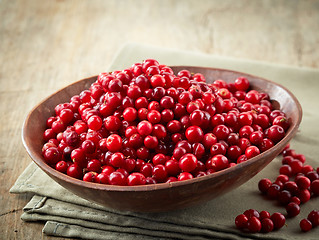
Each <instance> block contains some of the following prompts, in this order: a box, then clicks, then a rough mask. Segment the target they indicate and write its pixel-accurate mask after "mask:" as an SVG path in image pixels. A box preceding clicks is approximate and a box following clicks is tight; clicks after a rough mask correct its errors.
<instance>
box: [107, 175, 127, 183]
mask: <svg viewBox="0 0 319 240" xmlns="http://www.w3.org/2000/svg"><path fill="white" fill-rule="evenodd" d="M109 184H111V185H119V186H124V185H126V184H127V178H126V177H125V176H124V174H123V173H121V172H112V173H111V174H110V175H109Z"/></svg>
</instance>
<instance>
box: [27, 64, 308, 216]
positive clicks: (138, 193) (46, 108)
mask: <svg viewBox="0 0 319 240" xmlns="http://www.w3.org/2000/svg"><path fill="white" fill-rule="evenodd" d="M172 69H173V71H174V72H175V74H176V73H177V72H178V71H180V70H182V69H187V70H189V71H191V72H192V73H202V74H204V76H205V77H206V81H207V82H208V83H211V82H213V81H214V80H216V79H223V80H225V81H227V82H231V81H234V80H235V79H236V78H237V77H240V76H244V77H247V78H248V79H249V81H250V84H251V87H252V89H256V90H258V91H262V92H266V93H268V94H269V96H270V98H271V99H275V100H274V101H273V102H274V106H275V107H276V108H277V109H280V110H282V111H283V112H285V113H286V115H287V117H288V119H289V121H290V124H291V126H290V128H289V130H288V131H287V134H286V136H285V137H284V138H283V139H282V140H281V141H280V142H279V143H277V144H276V145H275V146H274V147H273V148H272V149H269V150H267V151H265V152H263V153H262V154H260V155H258V156H257V157H254V158H252V159H250V160H248V161H246V162H244V163H241V164H237V165H236V166H234V167H231V168H227V169H224V170H222V171H219V172H216V173H214V174H210V175H207V176H203V177H199V178H194V179H191V180H187V181H181V182H173V183H161V184H155V185H145V186H133V187H128V186H113V185H103V184H96V183H88V182H84V181H80V180H78V179H74V178H71V177H69V176H67V175H65V174H62V173H60V172H58V171H56V170H55V169H53V168H51V167H50V166H48V165H47V164H46V163H45V161H44V159H43V158H42V154H41V149H42V146H43V140H42V133H43V131H44V130H45V125H46V120H47V118H48V117H50V116H53V114H54V107H55V106H56V105H57V104H59V103H64V102H68V101H69V100H70V98H71V97H72V96H74V95H76V94H79V93H80V92H81V91H82V90H84V89H88V88H89V87H90V85H91V83H93V82H94V81H95V80H96V78H97V76H94V77H90V78H85V79H83V80H80V81H78V82H75V83H73V84H71V85H69V86H67V87H65V88H63V89H61V90H59V91H57V92H56V93H55V94H53V95H51V96H50V97H48V98H47V99H45V100H44V101H42V102H41V103H40V104H39V105H37V106H36V107H35V108H34V109H33V110H32V111H31V112H30V113H29V115H28V116H27V118H26V120H25V122H24V126H23V131H22V140H23V143H24V146H25V148H26V150H27V152H28V154H29V155H30V157H31V158H32V160H33V161H34V162H35V163H36V164H37V165H38V166H39V167H40V168H41V169H42V170H43V171H44V172H46V173H47V174H48V175H49V176H50V177H51V178H53V179H54V180H55V181H56V182H58V183H59V184H60V185H62V186H63V187H65V188H66V189H68V190H70V191H71V192H73V193H75V194H77V195H78V196H81V197H83V198H85V199H87V200H90V201H93V202H96V203H98V204H101V205H103V206H106V207H111V208H116V209H120V210H130V211H143V212H158V211H167V210H170V209H177V208H183V207H187V206H190V205H193V204H196V203H199V202H203V201H207V200H209V199H212V198H214V197H217V196H219V195H221V194H223V193H225V192H227V191H230V190H231V189H234V188H236V187H238V186H240V185H241V184H243V183H244V182H246V181H247V180H249V179H250V178H251V177H253V176H254V175H255V174H257V173H258V172H259V171H261V170H262V169H263V168H264V167H265V166H266V165H267V164H268V163H269V162H270V161H271V160H272V159H274V158H275V157H276V156H277V155H278V154H279V153H280V152H281V151H282V149H283V148H284V147H285V146H286V145H287V144H288V142H289V141H290V140H291V138H292V137H293V136H294V135H295V134H296V131H297V129H298V126H299V124H300V122H301V117H302V109H301V106H300V104H299V102H298V100H297V99H296V97H295V96H294V95H293V94H292V93H291V92H290V91H289V90H287V89H286V88H285V87H283V86H281V85H279V84H276V83H274V82H271V81H268V80H265V79H262V78H260V77H256V76H252V75H249V74H245V73H240V72H235V71H230V70H224V69H213V68H202V67H191V66H176V67H172Z"/></svg>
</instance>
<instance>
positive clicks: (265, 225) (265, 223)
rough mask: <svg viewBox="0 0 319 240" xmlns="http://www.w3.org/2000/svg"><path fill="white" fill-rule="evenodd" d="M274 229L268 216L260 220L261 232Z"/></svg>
mask: <svg viewBox="0 0 319 240" xmlns="http://www.w3.org/2000/svg"><path fill="white" fill-rule="evenodd" d="M273 229H274V223H273V221H272V220H271V219H270V218H264V219H262V220H261V232H263V233H269V232H271V231H272V230H273Z"/></svg>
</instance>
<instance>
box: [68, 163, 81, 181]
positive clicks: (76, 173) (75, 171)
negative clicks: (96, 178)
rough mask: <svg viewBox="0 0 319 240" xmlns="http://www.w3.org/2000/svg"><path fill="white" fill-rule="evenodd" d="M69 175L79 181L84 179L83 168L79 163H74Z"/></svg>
mask: <svg viewBox="0 0 319 240" xmlns="http://www.w3.org/2000/svg"><path fill="white" fill-rule="evenodd" d="M67 175H68V176H70V177H74V178H77V179H82V175H83V172H82V168H81V167H80V166H79V165H78V164H77V163H73V164H71V165H70V166H69V167H68V169H67Z"/></svg>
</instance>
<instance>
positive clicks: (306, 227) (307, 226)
mask: <svg viewBox="0 0 319 240" xmlns="http://www.w3.org/2000/svg"><path fill="white" fill-rule="evenodd" d="M300 229H301V230H302V231H303V232H308V231H310V230H311V229H312V223H311V222H310V221H309V220H308V219H305V218H304V219H302V220H301V221H300Z"/></svg>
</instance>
